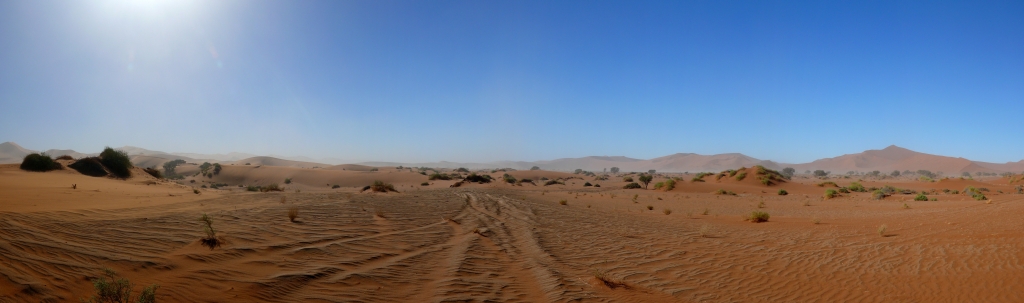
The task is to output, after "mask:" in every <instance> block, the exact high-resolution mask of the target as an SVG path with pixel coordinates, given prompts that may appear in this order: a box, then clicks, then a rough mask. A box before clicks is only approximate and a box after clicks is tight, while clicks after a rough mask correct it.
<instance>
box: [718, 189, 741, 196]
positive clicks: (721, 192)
mask: <svg viewBox="0 0 1024 303" xmlns="http://www.w3.org/2000/svg"><path fill="white" fill-rule="evenodd" d="M715 194H716V195H730V196H735V195H736V193H735V192H733V191H731V190H724V189H719V190H717V191H715Z"/></svg>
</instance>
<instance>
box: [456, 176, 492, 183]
mask: <svg viewBox="0 0 1024 303" xmlns="http://www.w3.org/2000/svg"><path fill="white" fill-rule="evenodd" d="M462 180H463V181H466V182H476V183H480V184H483V183H491V176H490V175H477V174H476V173H471V174H469V176H466V178H465V179H462Z"/></svg>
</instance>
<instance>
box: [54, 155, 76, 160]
mask: <svg viewBox="0 0 1024 303" xmlns="http://www.w3.org/2000/svg"><path fill="white" fill-rule="evenodd" d="M57 160H75V158H73V157H71V156H70V155H63V156H60V157H57Z"/></svg>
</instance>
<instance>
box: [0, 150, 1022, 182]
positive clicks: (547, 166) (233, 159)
mask: <svg viewBox="0 0 1024 303" xmlns="http://www.w3.org/2000/svg"><path fill="white" fill-rule="evenodd" d="M119 149H121V150H124V151H125V152H127V153H128V154H129V155H130V156H132V161H133V162H136V163H137V165H139V166H143V167H153V166H155V167H159V166H160V165H162V163H164V162H166V161H170V160H174V159H182V160H185V161H187V162H193V163H199V162H220V163H225V164H228V163H232V164H235V165H244V164H245V163H251V165H269V166H292V167H307V168H311V167H320V168H328V167H332V166H334V164H336V163H319V161H317V160H315V159H311V158H308V157H287V158H285V157H280V156H276V157H274V156H271V157H266V156H256V155H252V154H247V153H236V152H232V153H227V154H199V153H167V152H161V151H154V150H148V149H145V148H141V147H134V146H125V147H121V148H119ZM33 152H35V151H32V150H29V149H25V148H23V147H21V146H20V145H18V144H16V143H14V142H5V143H2V144H0V163H21V160H22V159H23V158H24V157H25V155H28V154H30V153H33ZM46 152H47V153H48V154H50V155H53V156H61V155H71V156H72V157H75V158H81V157H87V156H95V155H97V154H84V153H79V152H76V151H74V150H58V149H51V150H48V151H46ZM351 164H357V165H364V166H407V167H435V168H459V167H465V168H469V169H494V168H513V169H518V170H527V169H530V168H532V167H534V166H537V167H540V168H541V169H544V170H553V171H573V170H576V169H583V170H588V171H595V172H600V171H605V170H606V169H611V168H612V167H618V168H619V170H620V171H624V172H626V171H638V172H639V171H648V170H651V169H653V170H657V171H660V172H704V171H708V172H717V171H722V170H726V169H736V168H740V167H751V166H754V165H762V166H765V167H767V168H770V169H782V168H784V167H793V168H795V169H796V170H797V171H798V172H803V171H806V170H818V169H821V170H826V171H831V172H832V173H834V174H845V173H846V172H849V171H857V172H870V171H874V170H878V171H882V172H891V171H893V170H900V171H904V170H911V171H916V170H919V169H927V170H931V171H933V172H936V173H938V172H941V173H944V174H946V175H959V174H961V173H964V172H969V173H975V172H988V173H1002V172H1013V173H1021V172H1024V160H1021V161H1017V162H1007V163H989V162H981V161H972V160H969V159H965V158H954V157H948V156H940V155H932V154H926V153H921V152H916V151H912V150H909V149H906V148H902V147H899V146H895V145H891V146H888V147H886V148H884V149H880V150H866V151H863V152H860V153H855V154H846V155H842V156H838V157H832V158H823V159H818V160H815V161H812V162H809V163H801V164H786V163H778V162H774V161H771V160H762V159H757V158H753V157H750V156H747V155H744V154H741V153H725V154H716V155H701V154H694V153H676V154H671V155H667V156H663V157H658V158H654V159H647V160H645V159H635V158H629V157H624V156H588V157H581V158H561V159H554V160H543V161H495V162H487V163H472V162H449V161H440V162H425V163H401V162H360V163H351Z"/></svg>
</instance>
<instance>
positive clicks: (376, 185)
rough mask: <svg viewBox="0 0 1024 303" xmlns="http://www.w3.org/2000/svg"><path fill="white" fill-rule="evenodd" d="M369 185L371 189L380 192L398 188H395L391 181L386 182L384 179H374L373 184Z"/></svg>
mask: <svg viewBox="0 0 1024 303" xmlns="http://www.w3.org/2000/svg"><path fill="white" fill-rule="evenodd" d="M369 187H370V188H369V189H370V190H372V191H374V192H378V193H386V192H391V191H394V192H397V190H395V186H394V185H391V183H385V182H384V181H373V184H371V185H369ZM364 190H365V189H364Z"/></svg>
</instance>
